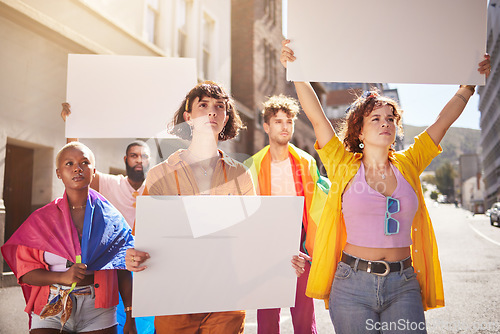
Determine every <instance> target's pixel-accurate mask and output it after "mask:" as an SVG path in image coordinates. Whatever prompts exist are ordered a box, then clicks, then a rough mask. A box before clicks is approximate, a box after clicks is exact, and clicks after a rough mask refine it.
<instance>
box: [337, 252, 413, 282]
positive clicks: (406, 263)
mask: <svg viewBox="0 0 500 334" xmlns="http://www.w3.org/2000/svg"><path fill="white" fill-rule="evenodd" d="M356 260H358V265H357V267H356ZM340 261H342V262H344V263H345V264H347V265H349V266H350V267H351V268H352V269H354V270H363V271H366V272H367V273H371V274H374V275H378V276H387V275H389V273H392V272H399V271H401V266H403V270H404V269H406V268H409V267H410V266H411V257H410V256H409V257H408V258H406V259H404V260H401V261H399V262H387V261H367V260H363V259H360V258H357V257H354V256H351V255H349V254H346V253H342V258H341V259H340Z"/></svg>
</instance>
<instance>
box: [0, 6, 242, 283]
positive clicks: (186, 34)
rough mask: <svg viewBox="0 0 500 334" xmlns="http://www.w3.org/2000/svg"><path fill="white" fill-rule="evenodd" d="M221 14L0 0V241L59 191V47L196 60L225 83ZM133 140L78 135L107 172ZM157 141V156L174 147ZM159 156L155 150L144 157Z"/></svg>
mask: <svg viewBox="0 0 500 334" xmlns="http://www.w3.org/2000/svg"><path fill="white" fill-rule="evenodd" d="M230 21H231V3H230V0H128V1H126V2H124V1H121V0H107V1H101V0H66V1H60V0H43V1H39V0H0V45H1V47H0V73H1V75H0V119H1V120H2V121H1V122H0V194H1V197H0V245H2V244H3V242H4V240H6V239H8V238H9V237H10V235H11V234H12V233H13V232H14V231H15V230H16V229H17V227H18V226H19V225H20V224H21V223H22V222H23V221H24V220H25V219H26V218H27V216H28V215H29V214H30V213H31V212H33V211H34V210H35V209H37V208H39V207H41V206H43V205H45V204H47V203H48V202H50V201H51V200H53V199H54V198H56V197H59V196H61V195H62V194H63V191H64V186H63V184H62V183H61V182H60V181H59V180H58V179H57V178H56V177H55V172H54V170H55V168H54V159H55V154H56V153H57V151H58V150H59V148H60V147H62V146H63V145H64V144H65V143H66V139H65V135H64V122H63V121H62V119H61V117H60V112H61V103H62V102H64V101H65V100H66V76H67V58H68V54H70V53H77V54H114V55H136V56H153V57H190V58H196V59H197V66H198V78H199V80H204V79H211V80H214V81H218V82H221V83H222V84H224V85H225V86H226V87H227V88H228V89H229V90H230V88H231V47H230V46H231V28H230ZM172 80H173V81H175V78H173V79H172ZM68 102H70V103H71V101H68ZM179 103H180V101H179ZM96 126H106V125H104V124H99V123H98V122H96ZM133 139H135V138H129V139H85V140H82V142H84V143H85V144H86V145H88V146H89V147H90V148H91V149H92V150H93V151H94V153H95V155H96V162H97V169H98V170H99V171H102V172H105V173H109V172H112V173H114V172H117V171H124V169H125V166H124V164H123V156H124V154H125V148H126V146H127V144H128V143H129V142H130V141H131V140H133ZM144 139H147V138H144ZM229 145H230V144H229V143H227V144H226V147H224V148H223V149H225V150H231V149H232V147H231V146H229ZM160 146H161V147H162V149H163V157H166V156H167V155H168V154H169V152H168V150H174V149H175V148H176V145H171V143H170V142H168V143H162V144H161V145H160ZM152 150H153V153H155V146H154V143H153V145H152ZM160 159H161V157H159V154H158V153H155V154H154V156H153V160H152V163H156V162H159V160H160ZM4 271H9V268H3V259H2V258H1V257H0V273H2V275H1V277H2V279H1V282H0V286H1V285H2V284H3V285H6V284H9V282H10V283H11V282H12V276H11V275H10V276H9V275H8V274H4Z"/></svg>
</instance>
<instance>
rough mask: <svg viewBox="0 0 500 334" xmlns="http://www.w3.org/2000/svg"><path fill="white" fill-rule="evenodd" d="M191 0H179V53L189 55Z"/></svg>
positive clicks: (183, 55)
mask: <svg viewBox="0 0 500 334" xmlns="http://www.w3.org/2000/svg"><path fill="white" fill-rule="evenodd" d="M190 9H191V1H188V0H179V2H178V3H177V20H178V21H177V55H178V56H179V57H187V44H188V27H189V16H190Z"/></svg>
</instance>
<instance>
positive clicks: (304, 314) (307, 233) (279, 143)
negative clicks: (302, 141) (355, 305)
mask: <svg viewBox="0 0 500 334" xmlns="http://www.w3.org/2000/svg"><path fill="white" fill-rule="evenodd" d="M299 110H300V108H299V104H298V103H297V100H295V99H293V98H291V97H288V96H284V95H275V96H272V97H270V98H269V99H268V100H267V101H266V102H265V103H264V108H263V110H262V116H263V119H264V131H265V132H266V133H267V135H268V137H269V145H268V146H266V147H264V148H263V149H262V150H260V151H259V152H258V153H256V154H255V155H254V156H252V157H251V158H249V159H248V160H246V161H245V165H247V167H249V168H250V170H251V172H252V174H253V179H254V182H255V183H256V188H257V192H258V193H259V194H260V195H264V196H265V195H270V196H272V195H274V196H304V214H303V218H302V235H301V244H300V251H301V252H302V253H304V255H303V256H304V257H306V258H308V259H309V260H310V256H313V246H314V236H315V234H316V227H317V223H318V222H319V219H320V217H321V212H322V209H321V208H322V207H323V205H324V203H325V201H326V197H327V194H328V189H329V183H328V181H327V180H326V179H325V178H323V177H322V176H321V175H320V174H319V171H318V168H317V166H316V161H315V160H314V158H313V157H312V156H310V155H309V154H308V153H306V152H304V151H302V150H301V149H299V148H297V147H295V146H294V145H292V144H290V140H291V139H292V136H293V132H294V127H295V120H296V119H297V115H298V114H299ZM309 269H310V263H309V262H307V263H306V266H305V268H304V270H303V271H302V272H301V276H300V277H299V278H297V290H296V296H295V306H294V307H292V308H290V312H291V314H292V322H293V327H294V331H295V333H317V331H316V320H315V317H314V304H313V300H312V299H311V298H309V297H307V296H306V295H305V289H306V285H307V278H308V276H309ZM280 311H281V310H280V309H279V308H278V309H262V310H258V311H257V332H258V334H264V333H279V332H280V325H279V323H280Z"/></svg>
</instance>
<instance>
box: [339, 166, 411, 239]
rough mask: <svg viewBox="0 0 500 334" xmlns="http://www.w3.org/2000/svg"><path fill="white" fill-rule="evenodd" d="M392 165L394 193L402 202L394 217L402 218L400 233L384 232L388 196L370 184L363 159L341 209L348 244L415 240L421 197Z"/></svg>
mask: <svg viewBox="0 0 500 334" xmlns="http://www.w3.org/2000/svg"><path fill="white" fill-rule="evenodd" d="M391 168H392V170H393V172H394V175H395V176H396V180H397V186H396V189H395V190H394V192H393V194H392V196H391V197H393V198H396V199H398V200H399V203H400V206H399V208H400V211H399V212H396V213H393V214H392V215H391V217H392V218H395V219H397V220H398V221H399V233H396V234H391V235H385V233H384V225H385V214H386V210H387V197H386V196H384V195H382V194H381V193H379V192H378V191H376V190H374V189H373V188H371V187H370V186H369V185H368V183H367V182H366V179H365V168H364V166H363V163H361V166H360V167H359V170H358V172H357V173H356V175H355V176H354V178H353V181H352V182H351V186H350V187H349V189H347V191H345V192H344V194H343V195H342V213H343V214H344V220H345V226H346V232H347V242H348V243H349V244H351V245H355V246H361V247H371V248H397V247H408V246H410V245H411V244H412V240H411V225H412V222H413V218H414V216H415V213H416V212H417V208H418V198H417V195H416V194H415V191H414V190H413V188H412V187H411V186H410V184H409V183H408V181H406V180H405V178H404V177H403V175H402V174H401V172H399V170H398V169H397V168H396V167H394V166H393V165H392V164H391Z"/></svg>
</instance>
